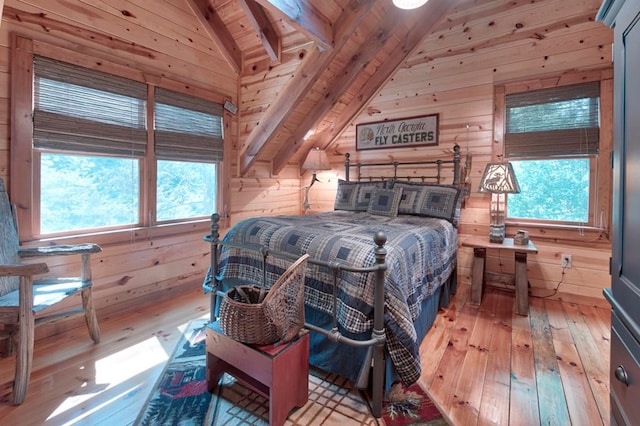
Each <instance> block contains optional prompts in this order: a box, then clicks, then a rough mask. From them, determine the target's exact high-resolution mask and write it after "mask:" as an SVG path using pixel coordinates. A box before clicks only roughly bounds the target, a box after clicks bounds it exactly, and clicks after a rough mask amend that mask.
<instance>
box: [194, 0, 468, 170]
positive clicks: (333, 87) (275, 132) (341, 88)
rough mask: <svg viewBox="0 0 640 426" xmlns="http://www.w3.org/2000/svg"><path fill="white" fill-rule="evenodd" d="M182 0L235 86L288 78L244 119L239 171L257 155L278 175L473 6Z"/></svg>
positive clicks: (324, 141)
mask: <svg viewBox="0 0 640 426" xmlns="http://www.w3.org/2000/svg"><path fill="white" fill-rule="evenodd" d="M186 1H187V2H188V4H189V6H190V7H191V9H192V10H193V12H194V13H195V14H196V16H198V19H199V20H200V21H201V23H202V25H203V26H205V28H207V31H208V33H209V34H210V36H211V38H212V39H213V41H214V42H215V43H216V44H217V45H218V47H219V48H220V50H221V52H222V53H223V55H224V56H225V58H226V60H227V62H228V63H229V65H230V66H231V67H232V68H233V69H234V70H235V71H236V72H237V73H238V75H239V76H240V80H241V85H242V84H243V83H242V82H243V81H245V80H247V81H250V80H251V79H252V77H253V76H256V75H263V74H264V73H265V70H273V69H285V70H286V71H284V72H285V73H287V74H289V75H290V77H289V78H288V81H287V82H286V84H285V85H284V86H283V87H281V89H280V90H279V91H278V92H277V94H275V96H274V98H273V99H271V100H270V102H269V104H268V105H266V107H265V108H262V110H261V113H262V114H261V116H260V117H259V118H258V119H257V120H256V121H255V123H251V122H247V123H246V126H247V127H250V128H251V131H250V132H249V134H248V135H246V138H242V139H243V141H242V144H241V148H240V158H239V162H240V164H239V170H240V174H245V173H246V172H247V171H248V170H249V169H250V168H251V167H252V165H253V164H254V163H255V161H257V160H258V159H260V158H262V159H264V160H266V161H271V162H272V169H273V173H274V174H278V173H279V172H280V171H281V170H282V169H283V168H284V166H285V165H286V164H287V163H288V162H290V161H292V159H293V160H294V161H300V158H301V155H304V154H305V153H306V152H307V151H308V149H309V146H310V145H314V146H321V147H327V146H328V145H330V143H331V142H332V140H333V139H334V138H335V137H336V136H337V135H338V134H340V132H341V131H342V129H344V128H345V127H346V126H348V125H349V124H350V122H351V121H352V120H353V119H354V117H356V116H357V115H358V114H359V113H360V112H361V111H362V110H363V109H364V108H365V107H366V105H367V103H368V101H369V100H370V99H371V98H372V97H373V96H374V95H375V94H376V92H377V90H378V89H379V88H380V87H381V86H382V85H383V84H384V83H385V82H386V81H387V80H388V79H389V78H390V77H391V76H392V74H393V73H394V71H395V70H396V68H398V67H399V66H401V64H402V63H403V61H405V60H406V59H407V57H408V55H409V54H410V53H412V52H413V51H414V50H415V49H416V47H417V46H418V45H419V44H420V42H421V41H422V40H423V38H424V37H425V36H426V35H427V34H428V33H429V32H430V31H431V30H432V29H433V28H434V26H435V25H436V24H438V23H440V22H442V21H443V20H444V19H446V16H447V12H449V11H451V10H453V9H455V8H457V7H461V6H464V5H465V4H466V5H471V4H473V3H474V1H471V0H431V1H429V2H428V3H427V4H426V5H425V6H423V7H421V8H419V9H416V10H413V11H405V10H401V9H398V8H396V7H394V6H393V5H392V4H391V1H390V0H311V1H309V0H306V1H304V0H227V1H220V0H186ZM291 52H295V53H296V54H295V55H294V56H293V57H292V55H291V54H290V53H291ZM288 53H289V54H288ZM287 64H290V65H291V64H294V65H295V66H294V68H292V69H290V68H287ZM246 93H249V91H247V92H246ZM245 100H246V99H243V98H242V96H241V98H240V102H241V105H240V108H241V110H242V109H243V101H245ZM242 112H243V113H244V116H245V117H246V116H247V115H249V116H250V115H251V114H250V113H249V111H246V110H245V111H242ZM310 133H312V135H311V136H310V137H309V141H308V142H306V141H305V137H308V136H309V134H310Z"/></svg>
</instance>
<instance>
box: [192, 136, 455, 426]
mask: <svg viewBox="0 0 640 426" xmlns="http://www.w3.org/2000/svg"><path fill="white" fill-rule="evenodd" d="M459 163H460V161H459V147H457V146H455V147H454V152H453V158H452V159H451V160H436V161H420V162H410V163H398V162H394V163H391V168H392V170H393V172H392V174H391V175H390V176H389V175H386V176H383V177H376V176H371V175H369V176H367V177H364V176H363V168H364V167H373V168H379V167H383V165H382V164H380V163H376V164H368V165H367V164H351V163H350V161H349V157H348V156H347V157H346V160H345V177H346V179H345V180H341V181H340V182H339V184H338V190H337V194H336V201H335V206H334V207H335V210H334V211H331V212H321V213H316V214H311V215H299V216H274V217H258V218H251V219H246V220H243V221H241V222H239V223H237V224H235V225H234V226H233V227H232V228H231V229H229V231H228V232H227V233H226V235H225V237H224V238H223V239H222V240H220V239H219V235H218V228H217V226H218V225H217V221H218V220H219V216H218V215H216V214H214V215H212V225H211V228H212V230H211V234H210V235H209V236H207V237H206V239H207V240H208V241H210V242H211V244H212V251H211V254H212V260H211V269H210V272H209V274H207V278H205V282H204V284H203V285H204V287H205V289H206V290H207V291H210V292H211V294H212V299H211V300H212V306H211V313H212V319H213V318H214V317H215V315H216V306H217V303H216V296H219V295H221V294H224V292H225V291H226V290H227V289H228V288H230V287H231V286H233V285H237V284H246V283H255V284H264V285H267V286H270V285H271V284H272V283H273V282H275V280H276V279H277V277H279V276H280V274H282V272H283V271H284V270H285V269H286V267H287V266H288V264H289V263H290V262H291V261H292V260H294V259H295V258H297V257H299V256H301V255H302V254H304V253H308V254H309V255H310V260H309V264H308V267H307V273H306V280H305V325H306V326H307V328H309V329H310V330H311V331H312V332H313V333H312V334H311V341H310V363H311V365H314V366H316V367H318V368H321V369H323V370H325V371H329V372H332V373H335V374H339V375H342V376H344V377H347V378H349V379H352V380H354V382H355V383H356V385H357V386H360V387H367V386H370V387H371V393H372V413H373V414H374V415H375V416H377V417H379V416H380V415H381V404H382V396H383V394H384V392H385V391H386V390H388V388H389V386H390V385H391V383H392V382H393V381H395V380H398V379H399V380H402V382H403V383H404V384H405V385H409V384H411V383H413V382H415V381H416V380H417V379H418V378H419V376H420V372H421V366H420V357H419V351H418V348H419V345H420V342H421V340H422V338H423V337H424V335H425V334H426V332H427V331H428V329H429V328H430V326H431V324H432V322H433V320H434V319H435V316H436V314H437V312H438V309H439V308H440V307H441V306H446V305H447V304H448V298H449V295H450V294H451V293H452V292H455V287H456V262H457V245H458V244H457V225H458V218H459V213H460V206H461V202H462V200H463V196H464V191H463V190H462V189H461V188H460V187H459V185H458V184H459V176H460V170H459V169H460V167H459ZM447 165H450V166H451V167H452V168H453V176H454V178H453V182H452V184H451V185H445V184H442V183H440V181H441V174H442V173H441V172H442V168H443V167H446V166H447ZM354 167H355V168H356V170H357V177H356V179H355V180H350V179H349V177H350V172H349V170H350V169H351V168H354ZM401 167H409V168H411V169H412V172H411V175H410V177H411V180H408V179H406V178H407V177H402V176H400V175H399V174H398V173H399V170H401ZM423 167H433V168H434V169H435V170H436V172H435V173H434V174H433V175H428V176H420V177H416V176H415V170H416V169H418V168H423ZM431 181H433V182H431ZM371 366H373V367H371ZM372 369H373V374H370V371H371V370H372Z"/></svg>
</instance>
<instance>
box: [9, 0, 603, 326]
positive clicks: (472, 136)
mask: <svg viewBox="0 0 640 426" xmlns="http://www.w3.org/2000/svg"><path fill="white" fill-rule="evenodd" d="M158 3H160V4H158ZM184 3H185V2H183V1H181V0H160V1H158V0H138V1H133V0H109V1H95V0H81V1H79V2H66V1H62V0H29V1H26V0H5V1H4V9H5V14H6V12H7V10H8V9H10V8H14V9H19V10H23V11H27V12H32V13H40V12H42V13H43V15H38V16H40V17H41V18H42V19H50V20H51V23H56V24H57V25H55V26H54V25H49V26H47V25H38V24H33V23H32V24H29V23H26V22H18V21H16V20H15V19H9V18H7V17H6V16H3V20H2V22H1V26H0V88H1V90H0V176H1V177H2V178H5V179H7V178H8V176H9V167H10V165H9V158H10V135H9V118H10V108H9V105H10V97H9V96H10V90H9V87H10V74H9V69H10V33H11V32H19V33H21V34H23V35H26V36H28V37H34V38H38V39H40V40H43V41H47V42H50V43H54V44H57V45H59V46H61V47H64V48H68V49H71V50H78V51H81V52H84V53H90V54H93V55H96V56H98V57H103V58H104V59H106V60H111V61H114V62H118V63H120V64H123V65H126V66H131V67H134V68H136V69H138V70H143V71H145V72H147V73H149V74H150V75H152V76H155V77H156V78H166V79H171V80H175V81H179V82H181V83H183V84H185V85H189V86H191V87H197V88H199V90H204V91H211V92H213V93H216V94H219V95H222V96H225V97H228V98H229V99H230V100H231V101H232V102H234V103H235V104H236V105H239V106H240V111H239V113H238V115H236V116H231V117H229V119H230V121H231V127H230V129H231V131H230V132H229V134H228V135H227V139H228V148H229V149H228V154H227V155H226V160H225V165H224V167H225V172H224V173H225V182H224V185H225V187H226V188H228V191H229V193H230V196H229V197H228V199H227V200H226V203H225V206H224V208H223V211H221V212H220V213H221V214H222V215H226V216H227V217H228V218H229V223H231V224H233V223H235V222H237V221H238V220H241V219H243V218H246V217H250V216H255V215H274V214H297V213H300V212H301V201H302V196H303V191H302V189H303V187H304V185H307V184H308V181H309V179H310V175H309V174H308V173H307V174H303V175H302V176H301V175H300V172H299V167H298V164H296V163H291V164H289V165H288V166H287V167H285V169H284V170H283V171H282V172H281V173H280V174H279V175H277V176H275V175H273V174H272V172H271V163H270V162H269V161H259V162H258V163H257V164H256V165H255V167H254V168H252V170H250V172H249V173H248V174H247V175H246V176H243V177H240V176H238V175H237V157H238V148H239V147H240V146H241V144H242V143H243V141H244V140H245V139H246V137H247V136H248V135H249V133H250V132H251V130H252V128H253V127H254V126H255V125H256V124H257V122H258V121H259V120H260V117H261V116H262V114H264V111H265V110H266V106H268V105H269V104H270V102H272V101H273V99H274V98H275V96H277V95H278V92H279V89H280V88H282V87H283V86H284V85H285V83H286V81H287V80H288V79H290V77H291V74H292V73H293V72H294V70H295V68H296V67H297V65H298V63H299V61H300V55H299V53H300V50H301V49H303V47H296V48H293V47H291V46H293V45H294V44H295V43H296V41H295V40H294V38H295V35H291V40H290V41H289V40H288V38H285V39H284V40H283V59H282V62H281V63H280V64H275V65H274V66H264V64H256V66H255V67H254V68H253V72H250V71H246V72H245V73H244V74H243V75H241V76H237V75H235V74H234V73H233V71H232V70H231V68H230V67H229V66H228V65H227V64H226V63H225V62H224V60H223V56H222V55H221V54H220V53H219V52H218V50H217V48H216V47H215V45H214V43H213V42H212V41H211V40H210V39H208V38H207V35H206V32H203V31H201V29H200V27H199V25H200V23H199V22H198V21H197V19H196V18H195V16H194V15H193V14H192V13H189V9H188V7H187V6H186V5H185V4H184ZM599 3H600V2H599V1H597V0H543V1H539V2H529V1H515V2H513V1H511V2H504V1H497V0H496V1H485V2H477V3H476V4H474V6H473V7H471V8H467V9H465V10H460V11H456V13H455V14H454V15H452V16H450V17H449V19H448V20H447V21H446V22H444V23H443V24H442V25H441V26H440V27H439V28H437V29H436V30H435V31H433V32H432V33H431V35H430V36H429V37H428V38H427V39H425V41H424V43H423V44H422V45H421V46H420V48H419V49H418V50H417V51H416V52H415V53H414V54H413V55H412V56H411V57H410V58H409V59H408V60H407V62H406V64H405V66H404V68H402V69H401V70H400V71H399V72H398V73H397V74H395V75H394V76H393V77H392V79H391V80H389V81H388V82H387V83H386V85H385V86H384V87H382V88H381V90H380V92H379V93H378V95H377V96H376V97H375V99H374V100H373V101H372V102H371V103H370V104H369V105H368V107H367V108H366V109H365V110H364V111H363V112H362V113H361V114H360V116H359V117H358V118H357V119H356V120H354V123H353V125H352V126H350V127H349V128H348V129H347V130H346V131H345V132H343V133H342V134H341V135H340V136H339V137H338V138H337V139H336V140H335V141H333V142H332V143H331V145H330V146H329V153H330V157H331V161H332V164H333V165H334V169H333V170H332V171H329V172H323V173H320V174H319V178H320V179H321V182H320V183H316V184H315V185H314V187H313V188H312V191H311V194H310V195H311V203H312V209H313V210H316V211H317V210H329V209H332V208H333V200H334V197H335V188H336V183H337V179H338V178H339V177H340V176H342V175H343V167H342V164H343V161H344V157H343V154H344V153H345V152H350V153H352V159H353V160H354V161H365V160H376V161H377V160H380V159H383V158H398V159H400V160H401V159H407V158H414V157H415V156H433V155H445V153H448V152H450V151H451V148H452V146H453V145H454V144H455V143H458V144H460V146H461V147H462V150H463V154H469V155H470V156H471V160H472V167H471V174H470V179H471V187H472V188H475V187H477V184H478V179H479V177H480V174H481V172H482V170H483V168H484V165H485V164H486V162H487V161H489V160H490V159H491V155H492V145H493V131H494V128H493V125H494V124H493V112H494V102H493V96H494V86H495V85H497V84H506V83H509V82H514V81H521V80H533V79H537V78H540V77H544V78H559V77H561V76H563V75H570V74H571V75H579V73H581V72H588V71H594V70H596V71H598V72H604V73H605V74H606V70H610V68H611V48H610V45H611V40H612V35H611V31H610V30H609V29H608V28H606V27H604V25H602V24H601V23H595V22H593V16H595V13H596V10H597V8H598V6H599ZM0 4H2V3H1V0H0ZM123 10H126V11H128V12H130V14H124V13H123V12H122V11H123ZM548 13H563V14H566V15H567V22H570V25H569V24H568V25H566V26H564V27H562V28H547V29H545V28H544V21H545V18H544V17H545V16H547V15H546V14H548ZM488 15H490V16H493V17H494V18H493V19H487V18H483V17H486V16H488ZM586 15H590V16H591V19H585V18H584V16H586ZM520 20H524V21H525V24H526V28H533V29H534V30H531V31H529V32H527V33H526V34H520V33H518V32H517V31H516V30H515V29H514V28H517V24H518V22H519V21H520ZM145 22H146V23H149V22H151V23H153V26H149V25H145V24H144V23H145ZM150 28H155V30H153V29H150ZM535 29H537V30H535ZM536 31H538V32H536ZM94 32H95V33H100V34H105V35H107V36H108V37H107V38H105V39H104V41H102V42H101V41H100V39H97V40H96V39H95V38H93V37H92V35H93V34H94ZM92 38H93V41H91V39H92ZM110 38H112V39H113V40H116V41H122V43H116V42H114V41H113V40H111V39H110ZM107 40H110V41H109V42H107ZM132 43H134V44H135V46H137V47H139V49H141V50H140V51H143V52H147V53H150V54H148V55H145V54H140V51H138V50H135V49H131V48H130V47H131V46H132ZM288 45H290V46H289V47H288ZM127 46H128V47H127ZM374 66H376V64H372V65H371V67H372V68H373V67H374ZM354 95H355V94H354ZM603 110H610V105H603ZM432 113H438V114H440V145H439V146H438V147H435V148H428V149H427V148H406V149H404V150H379V151H368V152H360V153H358V152H356V151H355V149H354V145H355V142H354V141H355V135H354V131H355V124H356V123H360V122H371V121H380V120H385V119H393V118H401V117H411V116H417V115H425V114H432ZM329 125H330V123H325V127H329ZM488 201H489V199H488V197H487V196H485V195H480V194H478V193H476V192H475V191H473V192H472V194H471V196H470V197H469V199H468V200H467V203H466V208H465V210H464V211H463V214H462V225H461V227H460V239H461V240H462V239H463V238H466V237H468V236H470V235H476V234H479V235H486V234H487V233H488V228H487V224H488V222H489V217H488V209H489V207H488ZM203 229H204V228H203ZM223 232H224V230H223ZM203 234H204V230H203V231H200V230H196V231H193V232H189V233H186V234H184V235H181V236H180V237H165V238H156V239H151V238H146V237H145V236H144V235H143V234H140V235H137V234H133V233H132V238H131V241H129V242H128V243H126V244H107V245H106V246H105V251H104V252H103V253H102V254H100V255H99V256H97V257H96V263H95V267H94V277H95V280H96V305H97V308H98V312H99V315H103V316H104V315H111V314H114V313H116V312H118V311H120V310H123V309H132V308H134V307H135V306H136V305H138V304H140V303H143V302H145V301H152V300H155V299H157V298H160V297H167V296H170V295H171V294H173V293H174V292H176V291H180V290H181V288H184V287H185V286H197V285H199V284H200V282H201V279H202V276H203V274H204V271H205V269H206V266H207V254H208V246H207V245H206V244H204V243H203V242H202V235H203ZM535 242H536V244H537V245H538V248H539V249H540V253H539V254H538V255H535V256H531V257H530V279H531V284H532V286H533V287H534V290H535V291H539V292H548V291H550V289H552V288H555V286H556V285H557V283H558V282H559V280H560V278H561V268H560V266H559V265H560V261H559V256H560V254H561V253H569V254H572V255H573V264H574V267H573V268H572V269H571V270H567V274H566V276H565V277H564V281H563V284H562V287H561V288H560V292H561V294H562V295H563V297H569V298H573V299H574V300H576V299H580V298H581V297H584V296H586V297H596V298H600V299H602V298H601V290H602V288H604V287H607V286H608V285H609V275H608V258H609V256H610V246H609V244H608V243H607V242H606V241H605V242H602V241H598V240H596V241H590V240H589V239H588V238H585V237H583V236H582V235H581V234H580V233H579V232H578V231H576V232H575V233H573V234H571V235H569V238H568V239H567V240H565V241H562V242H560V241H556V240H555V239H554V238H553V237H551V238H545V239H544V240H543V239H536V240H535ZM471 258H472V253H471V252H470V251H469V250H467V249H464V248H460V268H459V275H460V281H461V282H463V283H468V282H469V281H470V270H471V269H470V266H471ZM52 262H53V271H62V270H65V271H72V270H75V269H77V268H78V265H77V264H74V263H66V262H67V261H66V260H54V261H52ZM489 267H490V268H495V269H503V270H505V271H507V270H512V269H513V264H512V262H510V259H508V258H507V256H504V255H501V256H498V254H497V253H495V254H490V256H489ZM603 303H604V302H603ZM55 327H58V328H57V329H60V327H64V325H56V326H55ZM53 331H56V329H53V330H52V331H50V332H53ZM48 332H49V331H46V332H43V333H48Z"/></svg>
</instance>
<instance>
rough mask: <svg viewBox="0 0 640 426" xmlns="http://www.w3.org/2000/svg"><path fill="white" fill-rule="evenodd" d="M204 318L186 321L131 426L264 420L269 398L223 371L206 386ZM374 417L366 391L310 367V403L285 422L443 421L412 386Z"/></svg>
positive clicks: (394, 393)
mask: <svg viewBox="0 0 640 426" xmlns="http://www.w3.org/2000/svg"><path fill="white" fill-rule="evenodd" d="M206 324H207V321H205V320H195V321H192V322H191V323H189V326H188V327H187V328H186V330H185V332H184V333H183V336H182V338H181V340H180V342H179V343H178V346H177V348H176V350H175V352H174V353H173V355H172V357H171V358H170V359H169V361H168V363H167V366H166V368H165V370H164V371H163V373H162V374H161V376H160V378H159V380H158V382H157V383H156V386H155V387H154V389H153V391H152V392H151V395H150V396H149V398H148V400H147V402H146V403H145V405H144V407H143V409H142V411H141V412H140V415H139V416H138V418H137V419H136V422H135V424H136V425H142V426H165V425H180V426H200V425H228V426H232V425H253V426H257V425H260V426H263V425H264V426H266V425H268V424H269V401H268V400H267V399H265V398H263V397H262V396H260V395H258V394H256V393H254V392H252V391H250V390H248V389H246V388H245V387H243V386H242V385H240V384H239V383H237V382H236V381H235V379H234V378H233V377H232V376H230V375H228V374H224V375H223V377H222V379H221V380H220V385H219V386H217V387H216V389H215V390H214V393H213V394H212V393H209V392H208V391H207V385H206V367H205V354H206V343H205V341H206V339H205V335H206V332H205V327H206ZM388 398H390V399H391V401H389V400H385V403H384V407H383V417H382V418H380V419H376V418H374V417H373V416H371V414H370V411H369V401H368V399H367V397H366V395H365V394H364V393H363V392H362V391H360V390H358V389H356V388H355V387H354V386H353V383H352V382H351V381H350V380H347V379H345V378H343V377H340V376H337V375H334V374H330V373H326V372H324V371H321V370H316V369H312V370H311V372H310V374H309V401H308V402H307V404H306V405H305V406H303V407H301V408H298V409H295V410H292V412H291V413H290V414H289V417H288V419H287V421H286V423H285V425H286V426H307V425H333V424H336V425H338V424H349V425H363V426H368V425H372V426H373V425H383V426H401V425H410V424H412V425H446V424H447V423H446V421H445V420H444V419H443V417H442V415H441V414H440V412H439V411H438V409H437V408H436V407H435V406H434V405H433V403H432V402H431V400H430V399H429V397H428V396H427V394H426V393H425V392H424V390H423V389H422V388H421V387H420V386H419V385H417V384H415V385H413V386H411V387H409V388H408V389H405V388H404V387H402V386H401V385H399V384H396V385H394V386H393V387H392V390H391V391H390V392H389V395H388Z"/></svg>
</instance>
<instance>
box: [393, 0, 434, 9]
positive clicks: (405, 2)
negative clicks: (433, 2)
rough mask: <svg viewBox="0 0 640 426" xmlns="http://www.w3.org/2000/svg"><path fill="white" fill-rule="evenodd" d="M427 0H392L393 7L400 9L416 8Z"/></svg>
mask: <svg viewBox="0 0 640 426" xmlns="http://www.w3.org/2000/svg"><path fill="white" fill-rule="evenodd" d="M427 1H429V0H393V4H394V5H395V7H397V8H400V9H416V8H418V7H420V6H422V5H423V4H425V3H426V2H427Z"/></svg>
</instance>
